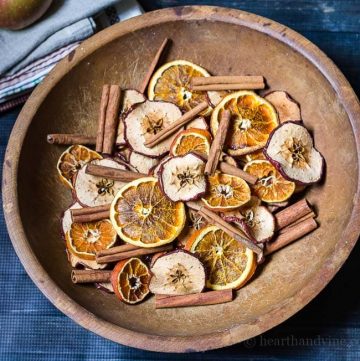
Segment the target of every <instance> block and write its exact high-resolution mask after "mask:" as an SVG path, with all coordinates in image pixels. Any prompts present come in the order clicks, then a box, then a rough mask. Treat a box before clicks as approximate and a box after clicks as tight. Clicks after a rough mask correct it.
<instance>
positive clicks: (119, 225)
mask: <svg viewBox="0 0 360 361" xmlns="http://www.w3.org/2000/svg"><path fill="white" fill-rule="evenodd" d="M110 219H111V221H112V224H113V225H114V228H115V229H116V231H117V233H118V235H119V236H120V238H121V239H122V240H124V241H125V242H128V243H131V244H134V245H136V246H140V247H157V246H161V245H163V244H166V243H170V242H172V241H173V240H174V239H175V238H176V237H177V236H178V235H179V234H180V232H181V230H182V229H183V227H184V225H185V219H186V216H185V206H184V203H182V202H176V203H175V202H172V201H170V200H168V199H167V198H166V197H165V196H164V195H163V194H162V192H161V190H160V187H159V184H158V181H157V179H156V178H153V177H145V178H140V179H137V180H134V181H132V182H130V183H128V184H127V185H125V186H124V187H123V188H121V189H120V191H119V192H118V193H117V195H116V196H115V199H114V200H113V202H112V204H111V209H110Z"/></svg>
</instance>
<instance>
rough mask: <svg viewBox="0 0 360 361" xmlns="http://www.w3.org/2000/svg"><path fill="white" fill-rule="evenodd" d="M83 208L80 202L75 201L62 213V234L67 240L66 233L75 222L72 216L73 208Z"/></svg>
mask: <svg viewBox="0 0 360 361" xmlns="http://www.w3.org/2000/svg"><path fill="white" fill-rule="evenodd" d="M81 208H83V207H82V205H81V204H80V203H79V202H75V203H73V204H72V205H71V206H70V207H69V208H68V209H67V210H66V211H65V212H64V213H63V215H62V217H61V235H62V237H63V238H64V240H65V235H66V233H67V232H68V231H70V228H71V225H72V223H73V220H72V217H71V210H72V209H81Z"/></svg>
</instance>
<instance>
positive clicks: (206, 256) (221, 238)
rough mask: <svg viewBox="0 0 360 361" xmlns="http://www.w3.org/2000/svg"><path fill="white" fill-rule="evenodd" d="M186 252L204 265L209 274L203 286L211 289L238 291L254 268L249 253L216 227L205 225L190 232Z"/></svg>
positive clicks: (253, 257)
mask: <svg viewBox="0 0 360 361" xmlns="http://www.w3.org/2000/svg"><path fill="white" fill-rule="evenodd" d="M186 249H187V250H188V251H190V252H192V253H195V254H196V255H197V256H198V257H199V259H200V261H201V262H202V263H203V264H204V266H205V268H206V270H207V272H208V275H209V277H208V280H207V281H206V287H208V288H211V289H213V290H224V289H230V288H232V289H238V288H240V287H242V286H244V285H245V283H246V282H247V281H248V280H249V279H250V278H251V276H252V275H253V274H254V272H255V269H256V257H255V256H254V253H253V251H251V250H250V249H248V248H246V247H245V246H244V245H243V244H241V243H240V242H239V241H236V240H234V239H233V238H231V237H230V236H229V235H228V234H227V233H225V232H224V231H223V230H221V229H220V228H218V227H217V226H206V227H205V228H202V229H200V230H199V231H197V232H196V233H194V234H193V235H192V236H191V238H190V239H189V240H188V242H187V244H186Z"/></svg>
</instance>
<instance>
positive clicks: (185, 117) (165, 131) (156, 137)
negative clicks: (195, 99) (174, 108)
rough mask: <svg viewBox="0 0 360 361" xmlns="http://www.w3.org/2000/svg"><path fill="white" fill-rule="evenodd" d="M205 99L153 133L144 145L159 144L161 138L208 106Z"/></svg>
mask: <svg viewBox="0 0 360 361" xmlns="http://www.w3.org/2000/svg"><path fill="white" fill-rule="evenodd" d="M208 106H209V105H208V103H207V102H206V101H203V102H201V103H200V104H198V105H197V106H196V107H195V108H193V109H191V110H189V111H188V112H186V113H185V114H183V115H182V116H181V117H180V118H179V119H178V120H177V121H175V122H174V123H172V124H170V125H169V126H168V127H167V128H165V129H163V130H161V131H160V132H159V133H157V134H155V135H153V136H152V137H151V138H150V139H149V140H147V141H146V142H145V145H146V146H147V147H148V148H152V147H154V146H155V145H157V144H159V143H160V142H161V141H162V140H164V139H166V138H168V137H169V136H170V135H172V134H173V133H175V132H176V131H177V130H178V129H179V128H181V127H182V126H183V125H185V124H186V123H188V122H189V121H190V120H192V119H194V118H195V117H196V116H197V115H198V114H199V113H200V112H202V111H203V110H205V109H206V108H207V107H208Z"/></svg>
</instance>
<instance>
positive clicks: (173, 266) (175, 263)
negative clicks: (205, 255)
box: [149, 250, 206, 296]
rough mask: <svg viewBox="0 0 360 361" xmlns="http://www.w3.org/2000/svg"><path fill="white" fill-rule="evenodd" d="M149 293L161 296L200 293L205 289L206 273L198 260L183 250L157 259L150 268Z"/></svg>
mask: <svg viewBox="0 0 360 361" xmlns="http://www.w3.org/2000/svg"><path fill="white" fill-rule="evenodd" d="M150 271H151V275H152V276H151V279H150V283H149V289H150V292H152V293H155V294H163V295H172V296H178V295H188V294H192V293H200V292H202V291H203V289H204V288H205V282H206V272H205V267H204V266H203V264H202V263H201V262H200V260H199V259H198V258H197V257H196V256H195V255H194V254H192V253H190V252H188V251H185V250H175V251H172V252H169V253H167V254H165V255H161V256H160V257H158V258H157V259H156V260H155V262H153V264H152V266H151V268H150Z"/></svg>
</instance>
